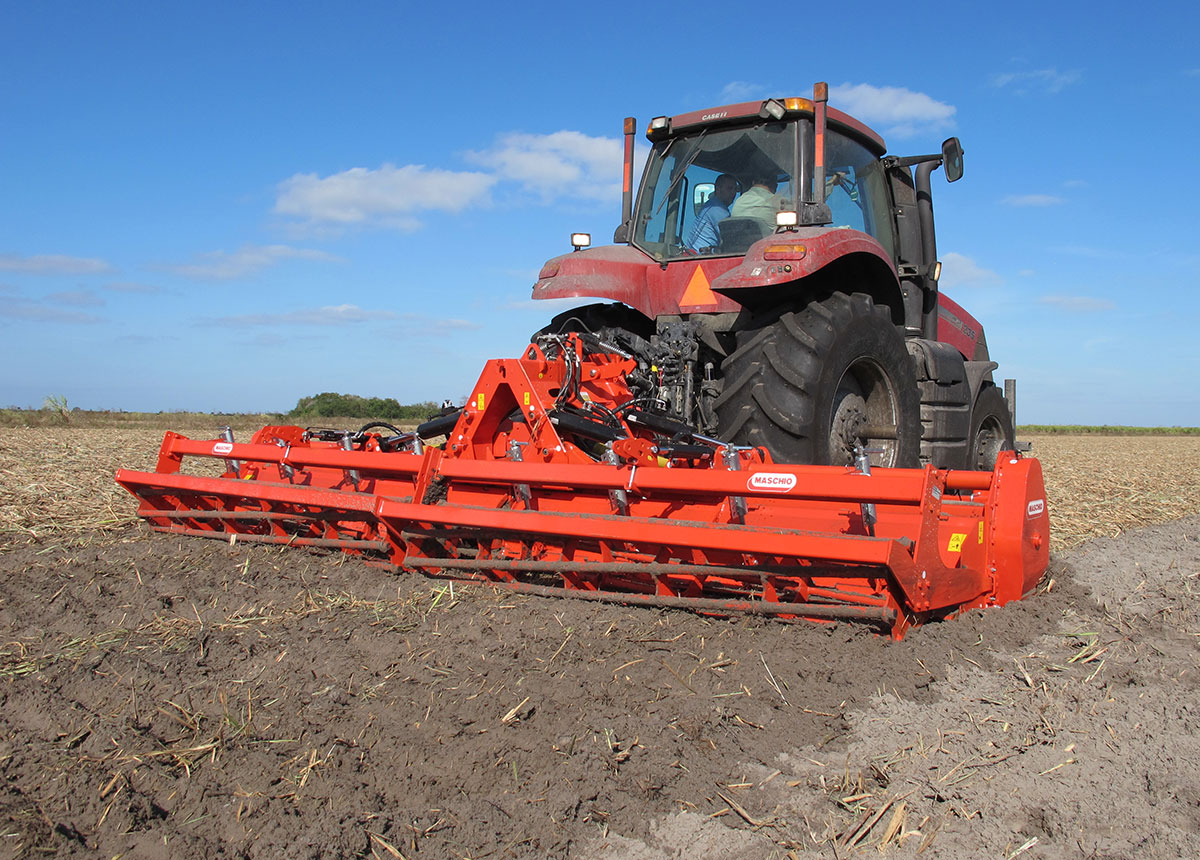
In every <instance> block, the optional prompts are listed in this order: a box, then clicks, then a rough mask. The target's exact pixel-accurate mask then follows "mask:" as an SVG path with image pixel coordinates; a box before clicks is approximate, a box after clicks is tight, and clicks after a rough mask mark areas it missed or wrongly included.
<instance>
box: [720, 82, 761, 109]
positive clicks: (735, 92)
mask: <svg viewBox="0 0 1200 860" xmlns="http://www.w3.org/2000/svg"><path fill="white" fill-rule="evenodd" d="M766 90H767V88H766V87H764V86H763V85H762V84H752V83H749V82H748V81H730V82H729V83H727V84H726V85H725V86H724V87H722V89H721V103H722V104H730V103H732V102H748V101H755V100H759V99H766V98H769V96H768V95H766Z"/></svg>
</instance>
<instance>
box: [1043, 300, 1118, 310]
mask: <svg viewBox="0 0 1200 860" xmlns="http://www.w3.org/2000/svg"><path fill="white" fill-rule="evenodd" d="M1038 302H1039V303H1041V304H1043V305H1053V306H1054V307H1056V308H1061V309H1062V310H1064V311H1071V312H1075V313H1088V312H1092V311H1111V310H1114V309H1115V308H1116V304H1115V303H1114V302H1111V301H1109V300H1108V299H1097V298H1093V297H1091V296H1041V297H1040V298H1039V299H1038Z"/></svg>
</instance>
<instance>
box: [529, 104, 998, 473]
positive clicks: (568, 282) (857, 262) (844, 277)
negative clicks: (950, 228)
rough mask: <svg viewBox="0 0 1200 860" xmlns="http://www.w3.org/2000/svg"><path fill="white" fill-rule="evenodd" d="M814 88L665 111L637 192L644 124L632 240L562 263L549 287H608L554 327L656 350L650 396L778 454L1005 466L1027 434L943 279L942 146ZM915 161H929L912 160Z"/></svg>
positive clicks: (582, 292) (952, 168) (949, 169)
mask: <svg viewBox="0 0 1200 860" xmlns="http://www.w3.org/2000/svg"><path fill="white" fill-rule="evenodd" d="M826 101H827V87H826V85H825V84H817V85H816V86H815V87H814V93H813V98H812V99H811V100H809V99H803V98H789V99H768V100H767V101H762V102H744V103H741V104H734V105H728V106H725V107H719V108H712V109H709V110H702V111H694V112H692V113H686V114H681V115H679V116H674V117H657V118H655V119H653V120H651V121H650V124H649V128H648V130H647V133H646V134H647V137H648V138H649V140H650V142H651V143H652V144H653V149H652V151H651V153H650V157H649V160H648V162H647V164H646V168H645V171H644V173H643V176H642V183H641V188H640V190H639V191H638V194H637V197H636V201H635V200H634V195H633V188H632V176H633V135H634V131H635V125H636V121H635V120H633V119H632V118H630V119H626V120H625V169H624V179H625V183H624V200H623V212H622V221H621V225H620V227H618V228H617V231H616V235H615V236H614V242H616V243H619V244H615V245H612V246H607V247H599V248H588V247H587V245H588V244H590V238H589V237H587V236H586V234H576V236H575V237H573V240H572V241H573V244H575V250H576V252H575V253H571V254H566V255H563V256H561V257H556V258H555V259H552V260H550V261H549V262H548V263H546V265H545V266H544V267H543V268H542V271H541V273H540V275H539V276H538V281H537V284H536V285H535V286H534V288H533V297H534V298H535V299H559V298H565V297H589V298H601V299H607V300H609V301H610V302H611V303H605V304H590V305H585V306H583V307H579V308H577V309H574V310H571V311H568V312H565V313H562V314H559V315H558V316H556V317H555V318H554V320H553V321H552V322H551V324H550V325H549V326H547V327H546V328H545V329H543V333H559V332H564V331H581V332H583V331H586V332H591V333H593V334H595V335H597V336H598V337H599V338H600V339H601V341H602V342H604V343H605V344H606V347H607V348H612V349H613V350H614V351H615V352H618V353H620V354H623V355H626V356H628V357H632V358H634V359H636V360H637V370H636V371H634V372H633V373H631V374H630V375H629V378H628V382H629V384H630V386H631V388H632V389H633V390H634V391H635V393H636V395H637V397H638V398H639V399H640V401H641V402H642V403H643V404H644V406H643V408H645V409H648V410H651V411H657V412H659V413H661V414H663V415H664V416H665V417H669V418H671V419H673V420H676V421H678V422H680V423H682V424H684V425H687V426H690V427H692V428H695V429H696V430H698V431H699V432H700V433H701V434H707V435H709V436H712V437H715V438H718V439H721V440H724V441H727V442H731V443H735V444H738V445H747V446H761V447H764V448H766V449H767V450H768V451H769V452H770V453H771V455H772V457H773V458H774V459H775V460H776V461H777V462H785V463H809V464H827V465H843V464H851V463H854V462H856V458H861V457H862V456H863V452H864V451H865V452H867V455H868V456H869V457H870V462H871V464H873V465H877V466H899V467H911V466H917V465H924V464H932V465H934V466H936V467H938V468H952V469H964V468H966V469H991V468H992V467H993V465H994V463H995V461H996V457H997V455H998V453H999V452H1000V451H1002V450H1011V449H1012V448H1013V447H1014V438H1013V417H1012V416H1013V408H1012V407H1013V404H1012V403H1011V400H1012V399H1013V395H1014V393H1015V387H1014V388H1012V389H1009V397H1008V398H1007V399H1006V397H1005V394H1004V393H1002V392H1001V390H1000V389H999V388H998V387H997V386H996V384H995V383H994V381H993V379H992V371H993V370H994V369H995V368H996V367H997V365H996V363H995V362H993V361H992V360H991V359H990V356H989V355H988V349H987V343H986V341H985V340H984V336H983V328H982V326H980V324H979V323H978V322H977V321H976V320H975V319H974V318H973V317H972V316H971V315H970V314H968V313H967V312H966V311H965V310H963V309H962V308H961V307H960V306H959V305H958V304H956V303H955V302H954V301H952V300H951V299H949V298H948V297H947V296H945V295H944V294H942V293H940V292H939V290H938V276H939V273H940V268H941V264H940V263H939V262H938V260H937V250H936V248H937V246H936V242H935V240H934V225H933V205H932V194H931V190H930V174H931V173H932V172H933V171H934V170H935V169H936V168H937V167H938V166H939V165H944V167H945V172H946V178H947V179H948V180H949V181H950V182H954V181H955V180H957V179H959V178H960V177H961V176H962V172H963V162H962V147H961V145H960V144H959V141H958V139H957V138H950V139H949V140H947V141H946V142H945V143H943V144H942V151H941V152H939V153H936V154H933V155H918V156H909V157H897V156H893V155H886V154H885V153H886V147H885V145H884V142H883V139H882V138H881V137H880V136H879V135H878V134H876V133H875V132H873V131H872V130H871V129H869V128H868V127H867V126H865V125H864V124H863V123H861V122H859V121H858V120H856V119H854V118H853V117H850V116H848V115H847V114H845V113H842V112H841V111H838V110H835V109H833V108H829V107H827V106H826ZM914 167H915V168H916V170H915V172H914V171H913V170H912V168H914Z"/></svg>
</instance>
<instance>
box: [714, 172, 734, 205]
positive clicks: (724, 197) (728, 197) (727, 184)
mask: <svg viewBox="0 0 1200 860" xmlns="http://www.w3.org/2000/svg"><path fill="white" fill-rule="evenodd" d="M714 186H715V187H714V188H713V195H714V196H715V197H716V198H717V199H718V200H720V201H721V202H722V203H724V204H725V205H726V206H728V205H729V204H730V203H732V202H733V198H734V197H737V179H736V178H735V177H734V176H733V174H731V173H722V174H721V175H720V176H718V177H717V181H716V182H715V183H714Z"/></svg>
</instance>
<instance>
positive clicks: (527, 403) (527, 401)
mask: <svg viewBox="0 0 1200 860" xmlns="http://www.w3.org/2000/svg"><path fill="white" fill-rule="evenodd" d="M525 405H526V406H528V405H529V392H528V391H526V392H525Z"/></svg>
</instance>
